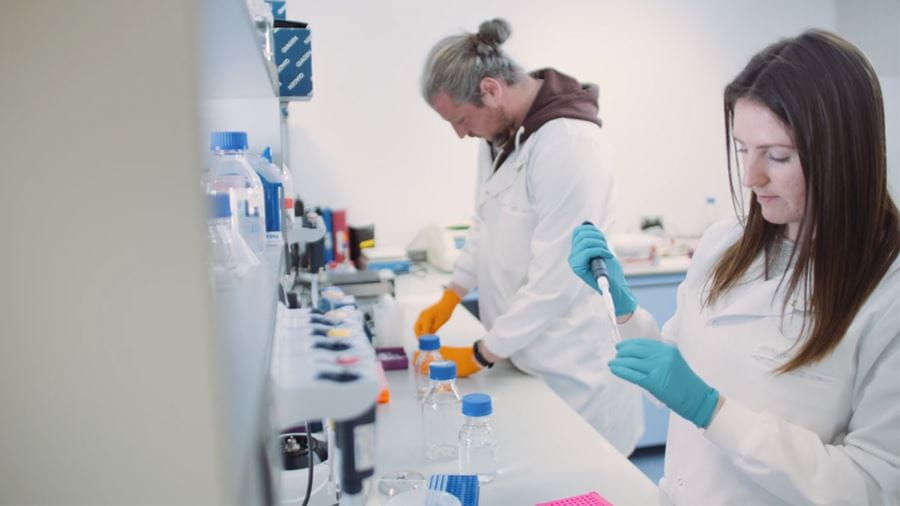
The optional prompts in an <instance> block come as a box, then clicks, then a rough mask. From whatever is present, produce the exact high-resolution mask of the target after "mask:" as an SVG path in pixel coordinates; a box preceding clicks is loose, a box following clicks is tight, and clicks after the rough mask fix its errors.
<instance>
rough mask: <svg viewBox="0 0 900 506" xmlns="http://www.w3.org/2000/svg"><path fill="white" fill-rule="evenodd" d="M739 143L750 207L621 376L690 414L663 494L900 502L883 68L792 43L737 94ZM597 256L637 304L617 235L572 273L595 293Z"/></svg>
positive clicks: (581, 248) (587, 244)
mask: <svg viewBox="0 0 900 506" xmlns="http://www.w3.org/2000/svg"><path fill="white" fill-rule="evenodd" d="M725 131H726V145H727V152H728V160H729V173H730V174H732V176H735V175H736V176H737V178H735V177H732V180H734V179H739V180H740V182H741V184H742V185H743V186H744V187H745V188H747V189H748V190H750V192H751V195H750V197H749V209H748V210H747V211H746V213H744V212H741V213H740V215H741V217H742V219H741V220H740V221H739V223H734V222H723V223H719V224H716V225H713V226H712V227H710V228H709V229H708V230H707V231H706V233H705V234H704V236H703V238H702V240H701V241H700V244H699V245H698V247H697V252H696V253H695V255H694V259H693V261H692V264H691V268H690V270H689V271H688V274H687V277H686V279H685V281H684V282H683V283H682V285H681V286H680V287H679V289H678V309H677V311H676V313H675V315H674V316H673V318H672V319H671V320H670V321H669V322H668V323H666V325H665V327H664V328H663V331H662V334H661V335H660V333H659V332H658V331H656V324H655V322H653V321H652V317H650V316H649V314H648V313H647V312H646V311H644V310H641V309H638V310H637V311H636V312H635V313H634V314H633V315H632V316H631V318H630V319H629V320H628V321H627V322H625V323H623V324H622V325H621V329H620V330H621V333H622V335H623V336H624V337H626V338H628V337H640V338H636V339H626V340H624V341H622V342H621V343H619V344H618V345H617V346H616V348H617V355H616V358H615V359H614V360H612V361H611V362H610V363H609V365H610V369H611V370H612V371H613V373H614V374H616V375H618V376H620V377H621V378H624V379H626V380H628V381H631V382H632V383H635V384H637V385H640V386H641V387H643V388H645V389H646V390H647V391H648V392H650V393H651V394H652V395H654V396H655V397H656V398H657V399H659V400H660V401H661V402H663V403H664V404H666V405H667V406H669V407H670V408H671V409H672V411H673V412H674V413H676V414H677V415H678V416H673V417H671V420H670V425H669V436H668V442H667V448H666V464H665V477H664V478H663V479H662V480H661V482H660V490H661V492H662V495H663V497H664V498H665V500H666V501H668V502H672V503H677V504H691V505H695V504H742V505H744V504H767V505H768V504H898V503H900V260H898V258H897V257H898V251H900V229H898V211H897V207H896V205H895V203H894V202H893V200H892V199H891V196H890V194H889V192H888V188H887V161H886V154H885V152H886V149H885V133H884V109H883V102H882V96H881V89H880V86H879V84H878V79H877V77H876V76H875V72H874V71H873V69H872V67H871V65H870V64H869V62H868V61H867V59H866V58H865V56H864V55H863V54H862V52H860V51H859V50H858V49H857V48H856V47H855V46H853V45H852V44H851V43H849V42H847V41H846V40H844V39H842V38H840V37H839V36H837V35H834V34H832V33H829V32H825V31H821V30H811V31H807V32H805V33H803V34H801V35H800V36H798V37H795V38H791V39H786V40H782V41H780V42H777V43H775V44H773V45H771V46H769V47H767V48H766V49H764V50H763V51H761V52H760V53H758V54H757V55H756V56H754V57H753V58H752V59H751V61H750V63H748V65H747V66H746V68H744V70H743V71H742V72H741V73H740V74H739V75H738V76H737V77H736V78H735V79H734V81H732V82H731V83H730V84H729V85H728V86H727V87H726V89H725ZM732 159H734V164H732ZM732 196H733V199H734V201H735V203H736V207H737V208H739V209H741V210H742V205H741V204H742V203H743V202H744V199H742V198H741V197H740V195H739V191H738V190H737V189H736V188H735V185H734V183H732ZM596 257H602V258H604V259H605V261H606V264H607V267H608V271H609V275H608V277H609V278H610V285H611V286H610V292H611V294H612V295H613V299H614V301H615V302H617V303H618V302H620V301H621V302H623V303H625V304H626V305H627V303H628V301H629V299H630V300H633V296H632V295H631V293H630V290H629V289H628V287H627V285H626V284H625V282H624V277H623V276H622V274H621V267H620V266H619V264H618V262H617V261H616V260H615V257H614V256H613V255H612V253H611V251H610V249H609V247H608V246H607V244H606V240H605V239H604V237H603V234H602V233H601V232H599V231H598V230H597V229H595V228H593V227H592V226H589V225H584V226H581V227H579V228H577V229H576V230H575V234H574V236H573V245H572V252H571V255H570V257H569V263H570V265H571V266H572V269H573V270H574V271H575V272H576V274H578V275H579V276H580V277H582V279H584V280H585V281H587V282H588V283H589V284H591V285H592V286H595V288H596V282H593V280H592V274H590V261H591V259H593V258H596ZM616 299H619V300H616Z"/></svg>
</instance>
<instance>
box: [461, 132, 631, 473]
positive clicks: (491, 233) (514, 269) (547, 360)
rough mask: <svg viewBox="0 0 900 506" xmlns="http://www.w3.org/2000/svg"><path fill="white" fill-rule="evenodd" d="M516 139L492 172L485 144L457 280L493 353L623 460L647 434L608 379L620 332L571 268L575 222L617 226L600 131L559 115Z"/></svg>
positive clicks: (627, 395)
mask: <svg viewBox="0 0 900 506" xmlns="http://www.w3.org/2000/svg"><path fill="white" fill-rule="evenodd" d="M519 134H521V129H520V131H519ZM518 139H519V135H517V136H516V137H515V139H514V140H511V141H510V144H514V146H513V151H512V152H511V153H510V155H509V157H508V158H506V160H505V161H504V162H503V163H502V165H501V166H500V167H499V168H498V170H497V171H496V172H494V168H493V165H492V160H491V155H490V150H489V148H488V146H487V144H486V143H483V145H482V150H481V152H480V154H479V172H478V183H477V192H478V193H477V196H476V209H475V216H474V219H473V226H472V228H471V230H470V232H469V234H468V237H467V238H466V244H465V247H464V248H463V250H462V252H461V254H460V257H459V259H458V260H457V263H456V266H455V268H454V274H453V281H454V282H455V283H456V284H458V285H460V286H462V287H463V288H465V289H466V290H472V289H474V288H476V287H477V288H478V291H479V312H480V317H481V321H482V322H483V323H484V325H485V327H486V328H487V329H488V333H487V335H486V336H484V338H483V339H484V343H485V344H486V345H487V348H488V349H489V350H490V351H491V352H493V353H495V354H497V355H499V356H501V357H508V358H509V359H510V361H511V362H512V363H513V364H514V365H515V366H516V367H518V368H519V369H521V370H523V371H525V372H528V373H531V374H535V375H538V376H540V377H541V378H543V379H544V380H545V381H546V382H547V384H548V385H549V386H550V388H552V389H553V390H554V391H555V392H556V393H557V394H559V395H560V396H561V397H562V398H563V399H564V400H565V401H566V402H567V403H568V404H569V405H570V406H572V407H573V408H574V409H575V410H576V411H578V412H579V413H580V414H581V415H582V416H583V417H584V418H585V419H586V420H587V421H588V422H589V423H590V424H591V425H593V426H594V427H595V428H596V429H597V430H598V431H599V432H600V433H601V434H603V436H604V437H606V439H607V440H609V441H610V442H611V443H612V444H613V445H614V446H615V447H616V448H617V449H618V450H619V451H621V452H622V453H623V454H626V455H627V454H629V453H630V452H631V451H632V450H633V449H634V446H635V443H636V442H637V440H638V439H639V438H640V436H641V433H642V432H643V411H642V405H641V399H640V392H639V390H638V389H637V388H636V387H634V386H633V385H630V384H628V383H626V382H625V381H622V380H620V379H619V378H617V377H615V376H614V375H613V374H612V373H611V372H610V370H609V367H608V365H607V362H608V361H609V360H611V359H612V358H613V357H614V356H615V348H614V340H613V326H612V325H611V323H610V320H609V318H608V317H607V316H606V309H605V306H604V304H603V300H602V298H601V297H600V296H599V295H598V294H597V293H596V292H594V291H593V290H591V289H590V288H589V287H588V286H586V285H585V284H584V282H582V281H581V280H580V279H579V278H578V277H577V276H576V275H575V274H574V273H572V271H571V269H570V268H569V265H568V263H567V257H568V255H569V250H570V247H571V241H572V230H573V229H574V228H575V226H576V225H579V224H580V223H581V222H583V221H584V220H592V221H593V222H594V223H595V224H596V225H598V226H600V227H601V228H604V229H607V228H608V226H609V225H610V224H611V222H612V213H613V210H612V206H613V193H614V192H613V182H612V178H611V175H610V172H609V167H608V161H607V159H608V153H607V147H606V143H605V141H604V137H603V131H602V130H601V129H600V128H599V127H598V126H597V125H596V124H593V123H590V122H587V121H581V120H575V119H568V118H559V119H554V120H551V121H549V122H547V123H545V124H544V125H543V126H542V127H541V128H540V129H538V130H537V131H535V132H534V133H533V134H532V135H531V136H530V137H529V138H528V140H527V142H524V143H523V144H522V145H521V146H520V145H519V144H518ZM549 429H550V430H552V428H549Z"/></svg>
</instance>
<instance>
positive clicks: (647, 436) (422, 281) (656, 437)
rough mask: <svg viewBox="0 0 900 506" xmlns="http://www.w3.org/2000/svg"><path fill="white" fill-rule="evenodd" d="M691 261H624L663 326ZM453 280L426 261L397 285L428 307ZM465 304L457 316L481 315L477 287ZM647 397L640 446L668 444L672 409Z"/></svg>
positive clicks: (401, 294) (638, 293)
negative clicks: (461, 313)
mask: <svg viewBox="0 0 900 506" xmlns="http://www.w3.org/2000/svg"><path fill="white" fill-rule="evenodd" d="M689 265H690V258H688V257H686V256H676V257H662V258H660V259H659V260H658V262H655V263H653V264H650V263H632V264H629V263H626V264H625V265H623V270H624V271H625V277H626V279H627V280H628V285H629V286H630V287H631V289H632V291H633V293H634V296H635V298H636V299H637V301H638V304H639V305H640V306H641V307H643V308H644V309H646V310H647V311H649V312H650V314H652V315H653V316H654V318H656V321H657V322H659V324H660V326H662V325H663V324H664V323H665V322H666V321H668V320H669V318H671V317H672V315H673V314H675V305H676V292H677V289H678V285H679V284H681V282H682V281H683V280H684V276H685V273H686V272H687V268H688V266H689ZM449 283H450V274H448V273H445V272H441V271H438V270H437V269H434V268H432V267H430V266H427V265H424V264H423V265H421V266H420V267H419V269H418V270H417V271H416V272H414V273H411V274H404V275H400V276H398V277H397V280H396V285H395V287H396V288H395V289H396V293H397V296H398V300H405V301H406V302H407V305H408V304H410V303H415V304H418V305H419V306H420V307H421V308H424V307H427V306H428V305H430V304H433V303H434V302H436V301H437V300H438V298H439V297H440V294H441V291H442V290H443V288H444V287H445V286H447V285H448V284H449ZM461 306H462V307H458V308H457V310H456V311H454V313H453V314H454V318H456V315H457V313H460V312H466V311H465V310H464V309H463V308H465V309H467V310H468V313H471V314H473V315H474V316H475V318H477V317H478V293H477V291H473V292H471V293H469V294H467V295H466V296H465V297H464V298H463V300H462V303H461ZM416 314H417V313H416ZM414 318H415V315H412V316H410V315H406V321H404V323H403V325H404V330H405V331H406V332H408V333H409V335H407V336H406V338H405V339H406V340H407V341H408V339H410V338H411V337H410V336H411V333H412V330H411V329H412V325H413V322H414ZM453 320H454V319H453V318H452V319H451V321H450V322H448V324H447V325H448V327H449V328H447V327H445V328H444V329H442V332H441V333H442V335H443V334H444V333H445V332H447V331H448V330H450V333H451V334H452V333H453V327H452V326H453V325H454V321H453ZM476 323H477V321H476ZM479 325H480V324H479ZM483 332H484V330H483V329H482V330H480V331H479V330H470V334H468V335H466V336H465V338H464V339H463V342H461V343H460V344H466V343H469V342H471V341H472V340H474V339H477V338H478V337H479V336H480V334H481V333H483ZM405 344H407V343H405ZM643 401H644V434H643V435H642V436H641V439H640V440H639V441H638V442H637V448H649V447H654V446H662V445H665V443H666V433H667V431H668V426H669V410H668V408H666V407H664V406H659V405H657V404H656V403H652V402H650V401H649V399H647V397H646V396H645V397H644V399H643Z"/></svg>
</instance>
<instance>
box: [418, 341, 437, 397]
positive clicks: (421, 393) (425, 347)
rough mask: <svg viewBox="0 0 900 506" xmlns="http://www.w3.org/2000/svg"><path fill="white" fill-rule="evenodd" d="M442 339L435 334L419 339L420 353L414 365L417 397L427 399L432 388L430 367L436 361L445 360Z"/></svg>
mask: <svg viewBox="0 0 900 506" xmlns="http://www.w3.org/2000/svg"><path fill="white" fill-rule="evenodd" d="M440 349H441V339H440V338H439V337H438V336H436V335H434V334H423V335H422V336H421V337H420V338H419V353H418V355H417V356H416V357H415V362H414V363H413V377H414V379H415V382H416V395H417V396H418V397H419V399H422V398H423V397H425V394H426V393H427V392H428V388H429V387H430V386H431V378H430V375H429V372H428V365H429V364H431V363H432V362H434V361H435V360H444V358H443V357H442V356H441V352H440Z"/></svg>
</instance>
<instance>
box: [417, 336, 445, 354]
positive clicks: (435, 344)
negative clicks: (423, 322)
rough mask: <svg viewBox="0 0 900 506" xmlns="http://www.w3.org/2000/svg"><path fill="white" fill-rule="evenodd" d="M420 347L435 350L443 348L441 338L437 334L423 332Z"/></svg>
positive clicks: (424, 349) (423, 349)
mask: <svg viewBox="0 0 900 506" xmlns="http://www.w3.org/2000/svg"><path fill="white" fill-rule="evenodd" d="M419 349H420V350H421V351H433V350H439V349H441V338H439V337H438V336H436V335H435V334H422V337H420V338H419Z"/></svg>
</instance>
